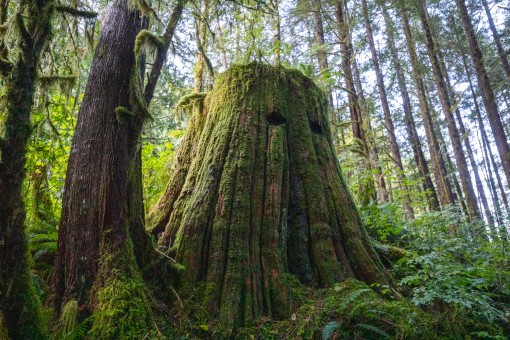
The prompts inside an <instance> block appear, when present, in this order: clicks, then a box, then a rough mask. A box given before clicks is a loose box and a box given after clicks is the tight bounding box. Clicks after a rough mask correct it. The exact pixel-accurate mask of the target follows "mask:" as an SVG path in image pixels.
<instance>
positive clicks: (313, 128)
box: [160, 64, 388, 333]
mask: <svg viewBox="0 0 510 340" xmlns="http://www.w3.org/2000/svg"><path fill="white" fill-rule="evenodd" d="M247 79H250V82H248V83H247ZM242 84H249V86H242ZM203 110H204V113H206V115H207V118H206V121H205V124H204V127H203V131H202V133H201V134H200V139H199V140H190V139H188V138H187V139H186V140H190V142H191V143H194V144H196V145H197V151H196V155H195V157H194V158H193V160H192V162H191V166H190V168H189V171H188V174H187V176H186V180H185V183H184V185H183V188H182V192H181V194H180V195H179V198H178V199H177V201H176V202H175V204H174V206H173V211H172V212H171V214H170V218H169V223H168V224H167V228H166V230H165V232H164V234H163V236H162V238H160V244H161V245H162V246H168V245H170V246H171V247H170V254H171V255H173V256H175V259H176V260H177V261H179V262H180V263H182V264H183V265H184V266H185V268H186V269H185V274H184V276H183V280H182V284H181V286H180V287H178V292H179V294H181V295H183V296H186V294H196V293H193V290H192V288H194V287H197V286H202V285H204V284H205V286H206V287H207V289H206V290H205V291H203V301H204V307H205V308H207V310H208V311H209V313H210V315H211V316H212V317H213V318H214V319H216V320H217V322H218V323H219V324H220V327H221V330H222V331H223V332H225V333H229V332H230V331H231V330H233V329H235V328H237V327H240V326H243V325H244V324H246V323H249V322H251V321H252V320H253V319H254V318H257V317H260V316H263V315H269V316H273V317H286V316H288V315H289V314H290V311H291V308H290V307H291V299H292V297H291V296H289V294H288V288H287V287H286V286H285V283H284V277H285V273H289V272H290V273H292V274H295V275H296V276H297V277H298V278H299V279H300V280H301V282H303V283H306V284H309V285H316V286H329V285H331V284H332V283H334V282H336V281H338V280H343V279H345V278H348V277H356V278H358V279H361V280H364V281H367V282H384V283H388V280H387V278H386V276H385V274H384V272H383V270H382V269H381V266H380V263H379V260H378V258H377V256H376V254H375V253H374V251H373V249H372V246H371V245H370V242H369V241H368V238H367V235H366V233H365V231H364V229H363V226H362V224H361V220H360V217H359V215H358V213H357V210H356V208H355V206H354V203H353V201H352V199H351V196H350V195H349V193H348V191H347V189H346V186H345V182H344V181H343V179H342V176H341V173H340V166H339V164H338V161H337V158H336V154H335V152H334V146H333V142H332V135H331V130H330V125H329V120H328V116H327V99H326V96H325V95H324V94H323V93H322V91H320V90H319V89H318V87H316V86H315V85H314V84H313V83H312V81H311V80H310V79H308V78H306V77H303V76H302V75H300V74H298V73H296V72H293V71H289V70H286V69H284V68H280V67H276V68H275V67H272V66H268V65H261V64H250V65H246V66H235V67H233V68H231V69H229V70H228V71H227V72H225V73H224V74H222V75H221V76H219V77H218V78H217V79H216V84H215V86H214V90H213V91H212V92H210V93H209V94H208V95H207V97H206V98H205V101H204V106H203ZM204 113H202V114H204ZM187 133H192V134H193V133H194V132H193V131H192V130H188V132H187ZM212 141H214V143H212ZM197 207H200V209H197ZM198 294H199V293H198Z"/></svg>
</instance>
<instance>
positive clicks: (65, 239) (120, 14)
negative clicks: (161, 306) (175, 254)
mask: <svg viewBox="0 0 510 340" xmlns="http://www.w3.org/2000/svg"><path fill="white" fill-rule="evenodd" d="M140 29H141V20H140V17H139V15H138V13H137V12H135V11H130V10H128V5H127V1H125V0H119V1H114V2H111V3H110V5H109V6H108V9H107V11H106V14H105V19H104V21H103V26H102V29H101V33H100V36H99V41H98V45H97V48H96V51H95V55H94V59H93V62H92V67H91V70H90V75H89V78H88V83H87V87H86V89H85V96H84V98H83V102H82V105H81V108H80V111H79V114H78V123H77V127H76V131H75V135H74V138H73V145H72V149H71V155H70V158H69V164H68V169H67V176H66V184H65V191H64V198H63V207H62V217H61V222H60V228H59V239H58V250H57V257H56V261H55V273H54V279H53V289H54V304H55V309H56V311H57V314H59V313H60V311H61V310H62V308H63V307H64V306H65V305H66V304H67V303H68V302H70V301H77V302H78V305H79V309H80V317H81V318H84V317H87V316H88V315H90V314H91V313H94V314H95V318H94V324H93V327H92V330H91V334H92V335H93V336H95V337H100V338H119V337H133V336H139V335H141V334H142V333H143V332H144V331H146V330H148V329H150V327H151V325H152V314H151V311H150V306H149V305H148V302H147V296H146V292H145V288H144V283H143V280H142V279H141V276H140V272H139V268H138V265H137V262H136V260H140V258H137V256H136V255H138V254H140V252H139V250H140V249H146V248H147V245H146V244H144V242H147V241H148V238H147V237H146V235H145V234H144V233H145V231H144V230H139V228H140V226H141V227H142V228H143V221H141V222H142V223H140V221H134V219H135V218H139V216H138V214H137V212H138V211H140V207H139V206H136V202H131V200H132V199H133V197H137V194H136V193H137V192H138V191H139V190H140V189H141V185H140V186H138V185H136V183H137V181H140V180H141V178H138V179H136V178H130V176H135V177H136V176H137V170H136V164H139V162H137V161H136V157H137V154H138V151H139V149H138V148H139V138H140V133H141V126H142V122H143V118H144V117H143V115H141V114H140V112H138V111H139V110H137V104H136V103H135V100H136V99H134V98H135V96H137V95H138V96H142V95H141V94H140V93H134V91H135V89H134V85H133V82H134V81H135V80H134V79H133V78H134V77H139V72H138V69H137V68H136V67H135V54H134V47H135V38H136V36H137V34H138V33H139V31H140ZM142 98H143V97H142ZM138 170H139V169H138ZM133 204H135V206H134V205H133ZM142 210H143V207H142ZM134 226H137V228H135V227H134ZM140 238H142V239H140ZM133 244H134V245H135V246H136V251H135V250H133ZM139 263H140V261H139Z"/></svg>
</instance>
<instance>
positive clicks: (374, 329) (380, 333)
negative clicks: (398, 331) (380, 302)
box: [355, 323, 391, 339]
mask: <svg viewBox="0 0 510 340" xmlns="http://www.w3.org/2000/svg"><path fill="white" fill-rule="evenodd" d="M355 327H356V328H361V329H362V330H364V331H367V332H369V333H370V334H373V335H377V336H378V337H380V338H384V339H389V338H391V337H390V335H389V334H388V333H386V332H385V331H383V330H382V329H380V328H378V327H375V326H373V325H370V324H367V323H359V324H357V325H356V326H355Z"/></svg>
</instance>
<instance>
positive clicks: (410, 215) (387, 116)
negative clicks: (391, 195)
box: [361, 0, 414, 220]
mask: <svg viewBox="0 0 510 340" xmlns="http://www.w3.org/2000/svg"><path fill="white" fill-rule="evenodd" d="M361 6H362V8H363V17H364V18H365V28H366V32H367V38H368V45H369V47H370V52H371V53H372V63H373V65H374V70H375V75H376V78H377V88H378V90H379V98H380V99H381V104H382V108H383V112H384V121H385V123H386V124H385V125H386V129H387V131H388V136H389V139H390V146H391V153H392V156H393V160H394V162H395V165H396V166H397V178H398V184H399V189H400V191H401V195H402V196H403V198H404V211H405V215H406V218H407V219H410V220H411V219H414V210H413V208H412V206H411V199H410V197H409V194H408V192H407V188H406V186H405V182H406V176H405V173H404V165H403V164H402V156H401V155H400V147H399V145H398V142H397V137H396V135H395V128H394V125H393V118H392V116H391V111H390V105H389V104H388V96H387V94H386V87H385V85H384V77H383V74H382V71H381V66H380V64H379V57H378V56H377V50H376V48H375V42H374V35H373V33H372V24H371V23H370V15H369V13H368V7H367V2H366V0H361Z"/></svg>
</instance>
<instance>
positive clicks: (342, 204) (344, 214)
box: [321, 124, 388, 283]
mask: <svg viewBox="0 0 510 340" xmlns="http://www.w3.org/2000/svg"><path fill="white" fill-rule="evenodd" d="M326 127H327V133H326V135H327V139H326V140H324V145H323V146H321V149H324V150H326V148H327V149H329V150H330V153H331V154H333V155H334V147H333V141H332V138H331V132H330V127H329V124H327V125H326ZM328 168H329V169H328V170H326V171H327V172H328V173H330V174H334V176H333V178H332V179H331V182H330V184H331V186H332V188H333V190H332V194H333V197H334V202H335V206H336V209H337V210H336V216H337V218H338V220H339V224H340V235H341V239H342V243H343V248H344V250H345V252H346V254H347V257H348V260H349V267H350V268H351V269H352V272H353V273H354V275H355V277H356V278H357V279H359V280H363V281H365V282H369V283H374V282H379V283H381V282H384V283H387V282H388V278H387V277H386V275H385V273H384V269H383V267H382V265H381V263H380V261H379V258H378V257H377V255H376V253H375V251H374V249H373V247H372V245H371V244H370V241H369V239H368V235H367V233H366V231H365V228H364V227H363V223H362V221H361V217H360V215H359V212H358V210H357V208H356V206H355V204H354V201H353V199H352V197H351V194H350V193H349V191H348V189H347V184H346V183H345V181H344V179H343V176H342V170H341V168H340V164H339V162H338V159H337V158H333V159H331V161H330V162H328Z"/></svg>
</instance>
